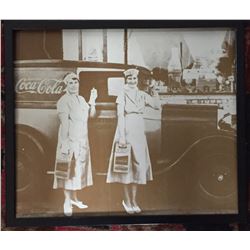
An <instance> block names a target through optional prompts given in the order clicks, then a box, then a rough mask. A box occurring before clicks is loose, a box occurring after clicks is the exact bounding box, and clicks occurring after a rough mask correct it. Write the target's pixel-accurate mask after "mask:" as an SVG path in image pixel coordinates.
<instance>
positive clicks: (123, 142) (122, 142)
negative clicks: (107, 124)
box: [118, 136, 127, 148]
mask: <svg viewBox="0 0 250 250" xmlns="http://www.w3.org/2000/svg"><path fill="white" fill-rule="evenodd" d="M118 143H119V147H121V148H122V147H126V145H127V141H126V138H125V137H123V136H121V137H120V138H119V141H118Z"/></svg>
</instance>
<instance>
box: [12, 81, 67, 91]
mask: <svg viewBox="0 0 250 250" xmlns="http://www.w3.org/2000/svg"><path fill="white" fill-rule="evenodd" d="M65 88H66V85H65V83H64V82H63V81H62V80H57V79H24V78H22V79H20V80H19V81H18V82H17V84H16V93H18V94H23V93H30V94H39V95H44V94H47V95H49V94H50V95H60V94H62V93H63V92H64V91H65Z"/></svg>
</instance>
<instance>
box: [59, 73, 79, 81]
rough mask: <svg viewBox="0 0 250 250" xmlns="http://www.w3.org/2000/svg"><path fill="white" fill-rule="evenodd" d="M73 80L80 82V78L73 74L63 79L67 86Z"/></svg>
mask: <svg viewBox="0 0 250 250" xmlns="http://www.w3.org/2000/svg"><path fill="white" fill-rule="evenodd" d="M71 79H73V80H74V79H77V80H78V81H79V78H78V76H77V75H76V74H75V73H73V72H72V73H68V74H66V76H65V77H64V78H63V81H64V82H65V84H67V83H68V81H69V80H71Z"/></svg>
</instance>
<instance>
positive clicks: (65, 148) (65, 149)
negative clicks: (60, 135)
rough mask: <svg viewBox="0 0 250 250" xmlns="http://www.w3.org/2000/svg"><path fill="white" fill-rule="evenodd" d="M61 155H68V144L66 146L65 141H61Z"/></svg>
mask: <svg viewBox="0 0 250 250" xmlns="http://www.w3.org/2000/svg"><path fill="white" fill-rule="evenodd" d="M61 154H63V155H68V154H69V144H68V142H67V141H66V140H65V141H62V144H61Z"/></svg>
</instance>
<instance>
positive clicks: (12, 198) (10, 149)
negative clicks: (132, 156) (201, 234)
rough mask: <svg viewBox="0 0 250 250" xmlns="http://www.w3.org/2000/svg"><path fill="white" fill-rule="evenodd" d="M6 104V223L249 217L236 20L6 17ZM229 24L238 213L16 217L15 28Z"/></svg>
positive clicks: (240, 32) (240, 39) (240, 36)
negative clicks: (234, 84)
mask: <svg viewBox="0 0 250 250" xmlns="http://www.w3.org/2000/svg"><path fill="white" fill-rule="evenodd" d="M3 27H4V46H5V65H4V67H5V91H6V92H5V93H6V97H5V104H6V114H5V117H6V120H5V121H6V125H5V127H6V138H7V139H6V174H7V180H6V212H7V218H6V219H7V226H17V227H18V226H67V225H107V224H148V223H191V222H192V223H231V222H237V223H242V224H244V223H246V220H247V201H248V200H247V154H246V143H247V142H246V119H245V117H246V108H245V96H246V93H245V82H244V81H245V72H244V68H245V58H244V27H245V22H244V21H240V20H234V21H230V20H213V21H211V20H74V21H73V20H67V21H66V20H65V21H63V20H61V21H54V20H53V21H52V20H36V21H34V20H4V21H3ZM225 27H226V28H233V29H236V41H237V42H236V44H237V52H236V54H237V60H236V61H237V163H238V214H212V215H211V214H203V215H198V214H197V215H134V216H112V215H111V216H102V215H98V216H95V215H92V216H82V217H79V216H72V217H46V218H17V217H16V207H15V204H16V192H15V191H16V182H15V180H16V172H15V151H16V147H15V146H16V142H15V112H14V110H15V94H14V85H13V84H12V83H13V82H14V66H13V58H14V52H15V51H14V32H15V31H19V30H28V31H30V30H38V29H46V30H54V29H86V28H88V29H107V28H109V29H118V28H122V29H128V28H204V29H205V28H225Z"/></svg>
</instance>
